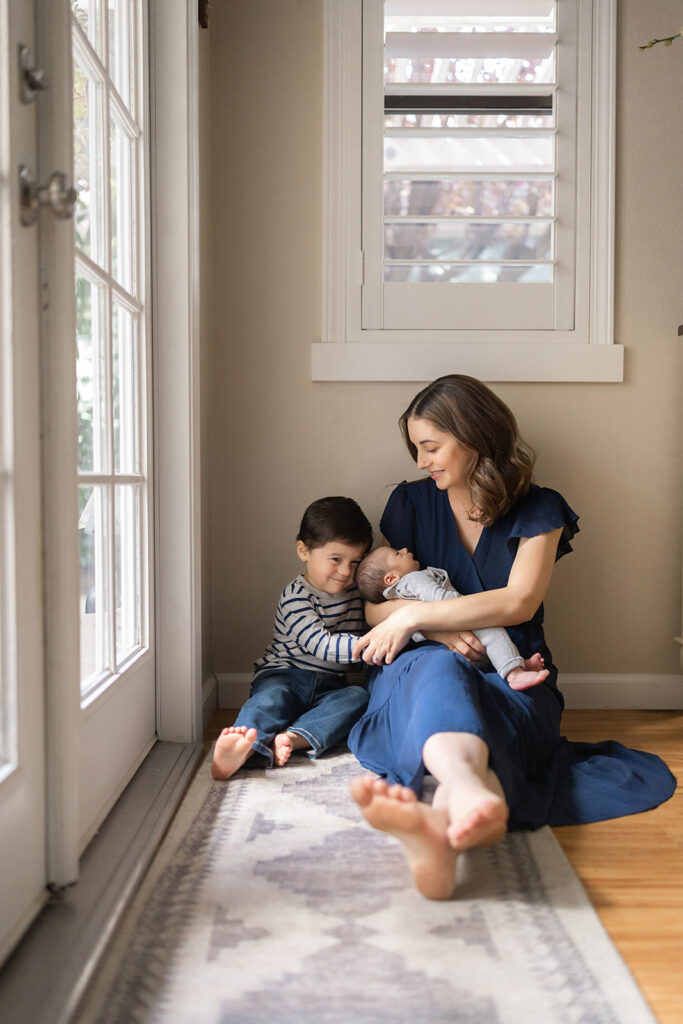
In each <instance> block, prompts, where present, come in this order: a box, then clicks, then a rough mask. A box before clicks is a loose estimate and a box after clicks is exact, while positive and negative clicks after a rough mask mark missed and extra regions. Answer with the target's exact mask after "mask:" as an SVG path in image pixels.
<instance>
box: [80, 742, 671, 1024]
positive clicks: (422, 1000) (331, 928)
mask: <svg viewBox="0 0 683 1024" xmlns="http://www.w3.org/2000/svg"><path fill="white" fill-rule="evenodd" d="M361 772H362V769H361V768H360V767H359V765H358V764H357V762H356V761H355V759H354V758H353V757H352V756H351V755H350V754H348V753H342V754H335V755H332V756H328V757H324V758H321V759H319V760H317V761H310V760H308V759H307V758H305V757H296V758H293V759H292V761H291V762H290V764H288V765H287V766H286V767H285V768H283V769H277V770H274V771H273V770H271V771H264V770H256V769H255V770H248V769H244V770H242V771H241V772H240V773H238V775H237V776H235V777H234V778H233V779H232V780H230V782H229V783H218V782H212V781H211V779H210V776H209V769H208V764H205V765H204V766H203V767H202V769H201V770H200V773H199V774H198V776H197V778H196V779H195V781H194V782H193V784H192V787H191V790H190V793H189V795H188V798H186V800H185V802H184V804H183V808H182V809H181V812H180V813H179V815H178V818H177V819H176V821H175V823H174V825H173V828H172V829H171V832H170V833H169V835H168V837H167V838H166V840H165V842H164V844H163V847H162V849H161V851H160V854H159V856H158V857H157V860H156V861H155V864H154V866H153V869H152V871H151V872H150V875H149V877H148V878H147V880H146V882H145V884H144V886H143V888H142V890H141V892H140V893H139V895H138V897H137V898H136V900H135V903H134V905H133V907H132V908H131V911H130V912H129V914H128V915H127V918H126V920H125V922H124V925H123V927H122V929H121V931H120V934H119V936H118V937H117V939H116V941H115V942H114V944H113V947H112V949H111V951H110V953H109V955H108V957H107V959H106V962H105V965H104V967H103V970H102V972H101V976H100V978H99V979H98V981H97V984H96V985H95V987H94V989H93V991H92V993H91V994H90V996H89V997H88V999H87V1001H86V1004H85V1007H84V1010H83V1011H82V1014H81V1015H80V1016H79V1024H86V1022H87V1024H90V1022H97V1024H272V1022H273V1021H277V1022H278V1024H294V1022H297V1024H299V1022H300V1020H301V1018H302V1016H304V1015H305V1016H306V1017H310V1019H312V1020H315V1021H316V1022H318V1024H348V1022H353V1024H389V1022H392V1024H393V1022H396V1024H399V1022H404V1021H405V1022H408V1021H410V1022H418V1024H437V1022H439V1024H441V1022H444V1024H446V1022H449V1024H450V1022H454V1021H457V1022H463V1024H529V1022H530V1021H532V1022H534V1024H536V1022H537V1024H652V1022H653V1021H654V1018H653V1017H652V1015H651V1013H650V1011H649V1010H648V1008H647V1006H646V1004H645V1002H644V1000H643V998H642V996H641V994H640V992H639V990H638V989H637V987H636V985H635V983H634V981H633V979H632V977H631V975H630V974H629V972H628V971H627V969H626V967H625V966H624V964H623V962H622V960H621V959H620V957H619V956H618V954H617V952H616V950H615V949H614V946H613V945H612V943H611V942H610V940H609V938H608V937H607V935H606V933H605V932H604V930H603V928H602V925H601V924H600V922H599V919H598V918H597V915H596V914H595V912H594V911H593V909H592V907H591V906H590V903H589V901H588V899H587V897H586V895H585V892H584V890H583V888H582V886H581V884H580V882H579V881H578V879H577V878H576V876H575V874H574V872H573V871H572V869H571V867H570V866H569V864H568V862H567V861H566V859H565V857H564V854H563V853H562V851H561V849H560V847H559V846H558V844H557V842H556V840H555V838H554V837H553V835H552V833H551V831H550V829H541V830H540V831H539V832H535V833H514V834H511V835H509V836H507V837H506V838H505V840H503V842H501V843H499V844H498V845H497V846H495V847H491V848H488V849H485V850H475V851H469V852H468V853H467V854H465V855H463V856H462V857H461V858H460V860H459V865H458V871H459V874H458V888H457V891H456V895H455V897H454V898H453V899H452V900H450V901H447V902H444V903H436V902H432V901H429V900H425V899H423V898H422V897H421V896H419V895H418V894H417V893H416V892H415V890H414V889H413V886H412V881H411V877H410V873H409V871H408V869H407V867H406V865H405V861H404V858H403V855H402V852H401V847H400V845H399V844H398V843H397V842H396V841H395V840H394V839H392V838H391V837H389V836H386V835H383V834H381V833H377V832H374V831H373V830H371V829H370V828H368V826H367V825H366V824H365V822H364V821H363V820H362V817H361V815H360V812H359V811H358V809H357V808H356V806H355V804H354V803H353V802H352V800H351V799H350V797H349V782H350V780H351V778H352V777H353V776H354V775H356V774H359V773H361Z"/></svg>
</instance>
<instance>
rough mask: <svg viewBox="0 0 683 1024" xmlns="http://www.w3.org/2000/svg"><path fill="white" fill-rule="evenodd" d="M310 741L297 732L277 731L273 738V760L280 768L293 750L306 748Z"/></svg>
mask: <svg viewBox="0 0 683 1024" xmlns="http://www.w3.org/2000/svg"><path fill="white" fill-rule="evenodd" d="M309 747H310V743H309V742H308V740H307V739H305V738H304V737H303V736H301V735H300V734H299V733H298V732H279V733H278V734H277V736H276V737H275V739H274V740H273V761H274V762H275V764H276V765H277V766H278V768H282V766H283V764H287V762H288V761H289V758H290V756H291V754H292V751H294V750H308V748H309Z"/></svg>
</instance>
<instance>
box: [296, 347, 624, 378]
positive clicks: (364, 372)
mask: <svg viewBox="0 0 683 1024" xmlns="http://www.w3.org/2000/svg"><path fill="white" fill-rule="evenodd" d="M456 372H457V373H464V374H468V375H469V376H471V377H477V378H478V379H479V380H483V381H489V382H494V381H529V382H578V383H603V384H604V383H618V382H621V381H623V379H624V348H623V345H590V344H561V343H556V344H548V343H534V342H509V343H502V342H497V343H496V342H494V343H479V344H467V343H463V342H454V343H451V342H422V343H417V342H413V343H411V342H392V343H389V344H387V343H386V342H381V341H380V342H375V341H369V342H357V343H356V342H346V343H342V344H339V343H334V342H325V343H322V342H317V343H314V344H313V345H311V379H312V380H314V381H415V382H421V381H430V380H434V379H435V378H436V377H440V376H442V375H443V374H446V373H456Z"/></svg>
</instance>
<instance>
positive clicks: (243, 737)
mask: <svg viewBox="0 0 683 1024" xmlns="http://www.w3.org/2000/svg"><path fill="white" fill-rule="evenodd" d="M257 735H258V733H257V732H256V729H248V728H247V727H246V725H240V726H235V725H231V726H228V728H227V729H223V732H222V733H221V734H220V736H219V737H218V739H217V740H216V746H215V748H214V752H213V762H212V764H211V774H212V775H213V777H214V779H229V778H230V776H231V775H234V774H235V772H236V771H237V770H238V769H239V768H241V767H242V765H243V764H244V762H245V761H246V760H247V758H248V757H250V755H251V753H252V747H253V746H254V743H255V741H256V737H257Z"/></svg>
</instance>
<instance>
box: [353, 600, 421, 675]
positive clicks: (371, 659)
mask: <svg viewBox="0 0 683 1024" xmlns="http://www.w3.org/2000/svg"><path fill="white" fill-rule="evenodd" d="M416 603H417V602H414V601H406V602H405V604H404V605H403V606H402V607H400V608H397V609H396V611H395V612H392V614H391V615H390V616H389V617H388V618H387V619H385V620H384V621H383V622H380V623H379V624H378V625H377V626H375V627H374V629H371V630H370V632H369V633H366V634H365V636H361V637H359V638H358V640H356V642H355V644H354V645H353V657H354V659H359V658H362V659H363V661H365V662H367V663H368V665H382V664H385V665H390V664H391V662H392V661H393V660H394V658H395V657H396V655H397V654H399V652H400V651H402V650H403V648H404V647H405V645H406V644H407V643H408V641H409V640H410V638H411V636H412V635H413V633H414V632H415V630H416V626H415V622H414V618H415V615H414V611H413V609H412V608H411V607H410V606H411V605H413V604H416Z"/></svg>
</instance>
